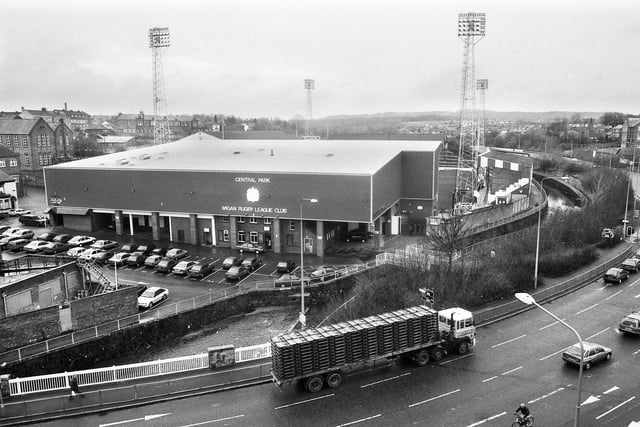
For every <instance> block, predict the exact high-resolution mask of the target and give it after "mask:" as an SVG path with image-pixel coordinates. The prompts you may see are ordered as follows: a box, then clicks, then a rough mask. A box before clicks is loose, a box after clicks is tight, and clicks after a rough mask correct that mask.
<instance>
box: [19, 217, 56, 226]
mask: <svg viewBox="0 0 640 427" xmlns="http://www.w3.org/2000/svg"><path fill="white" fill-rule="evenodd" d="M18 221H19V222H20V224H24V225H30V226H32V227H46V226H47V225H49V217H47V216H44V215H34V214H25V215H20V218H19V219H18Z"/></svg>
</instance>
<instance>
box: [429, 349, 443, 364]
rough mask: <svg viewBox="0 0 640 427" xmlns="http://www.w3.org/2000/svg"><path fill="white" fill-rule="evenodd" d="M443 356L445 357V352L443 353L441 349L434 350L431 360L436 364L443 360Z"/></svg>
mask: <svg viewBox="0 0 640 427" xmlns="http://www.w3.org/2000/svg"><path fill="white" fill-rule="evenodd" d="M443 356H444V352H443V351H442V349H441V348H434V349H433V350H431V358H432V359H433V360H435V361H436V362H437V361H438V360H440V359H442V357H443Z"/></svg>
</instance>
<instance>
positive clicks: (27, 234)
mask: <svg viewBox="0 0 640 427" xmlns="http://www.w3.org/2000/svg"><path fill="white" fill-rule="evenodd" d="M34 235H35V233H34V232H33V230H27V229H26V228H21V229H19V230H17V231H15V232H14V233H13V234H12V236H18V237H20V238H22V239H33V236H34Z"/></svg>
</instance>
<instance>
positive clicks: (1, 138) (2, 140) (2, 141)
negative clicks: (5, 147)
mask: <svg viewBox="0 0 640 427" xmlns="http://www.w3.org/2000/svg"><path fill="white" fill-rule="evenodd" d="M0 144H4V137H3V136H2V135H0Z"/></svg>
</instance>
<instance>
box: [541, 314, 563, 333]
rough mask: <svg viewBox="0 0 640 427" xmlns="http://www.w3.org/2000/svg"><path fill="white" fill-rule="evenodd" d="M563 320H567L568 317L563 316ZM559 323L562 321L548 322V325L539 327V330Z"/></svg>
mask: <svg viewBox="0 0 640 427" xmlns="http://www.w3.org/2000/svg"><path fill="white" fill-rule="evenodd" d="M562 320H563V321H564V320H567V318H566V317H565V318H563V319H562ZM558 323H560V322H558V321H555V322H553V323H550V324H548V325H547V326H543V327H542V328H540V329H538V330H539V331H541V330H543V329H547V328H550V327H551V326H553V325H557V324H558Z"/></svg>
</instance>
